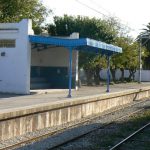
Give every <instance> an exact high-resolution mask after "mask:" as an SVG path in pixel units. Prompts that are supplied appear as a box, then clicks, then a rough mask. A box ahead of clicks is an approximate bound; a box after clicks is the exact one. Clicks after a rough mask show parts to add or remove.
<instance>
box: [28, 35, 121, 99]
mask: <svg viewBox="0 0 150 150" xmlns="http://www.w3.org/2000/svg"><path fill="white" fill-rule="evenodd" d="M29 41H30V42H31V43H35V44H43V45H54V46H61V47H66V48H67V49H68V50H69V94H68V97H71V85H72V50H84V51H91V52H96V53H101V54H102V55H107V60H108V69H107V90H106V91H107V92H109V82H110V56H111V55H112V54H114V53H122V48H121V47H118V46H114V45H111V44H106V43H104V42H101V41H96V40H93V39H89V38H80V39H67V38H54V37H45V36H35V35H29Z"/></svg>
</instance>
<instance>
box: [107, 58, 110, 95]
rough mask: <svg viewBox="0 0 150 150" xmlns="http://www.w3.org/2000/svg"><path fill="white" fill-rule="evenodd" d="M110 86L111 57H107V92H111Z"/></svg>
mask: <svg viewBox="0 0 150 150" xmlns="http://www.w3.org/2000/svg"><path fill="white" fill-rule="evenodd" d="M109 84H110V56H109V55H108V56H107V90H106V92H109V91H110V90H109Z"/></svg>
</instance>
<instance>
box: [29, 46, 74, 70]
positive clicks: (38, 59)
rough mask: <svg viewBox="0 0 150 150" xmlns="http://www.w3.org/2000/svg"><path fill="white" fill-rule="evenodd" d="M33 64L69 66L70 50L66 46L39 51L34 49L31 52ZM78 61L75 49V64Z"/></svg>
mask: <svg viewBox="0 0 150 150" xmlns="http://www.w3.org/2000/svg"><path fill="white" fill-rule="evenodd" d="M31 54H32V55H31V65H32V66H49V67H68V66H69V50H68V49H66V48H64V47H56V48H48V49H45V50H41V51H37V49H32V52H31ZM75 63H76V51H73V62H72V64H73V66H74V67H75Z"/></svg>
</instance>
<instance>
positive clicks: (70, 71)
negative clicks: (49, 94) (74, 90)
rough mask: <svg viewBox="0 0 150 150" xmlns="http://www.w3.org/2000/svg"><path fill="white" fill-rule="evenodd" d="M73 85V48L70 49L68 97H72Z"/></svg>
mask: <svg viewBox="0 0 150 150" xmlns="http://www.w3.org/2000/svg"><path fill="white" fill-rule="evenodd" d="M71 87H72V48H70V49H69V94H68V98H71Z"/></svg>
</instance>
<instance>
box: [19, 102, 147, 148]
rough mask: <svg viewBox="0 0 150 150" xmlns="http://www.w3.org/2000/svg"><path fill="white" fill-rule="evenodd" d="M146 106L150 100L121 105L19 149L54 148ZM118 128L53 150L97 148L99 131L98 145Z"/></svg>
mask: <svg viewBox="0 0 150 150" xmlns="http://www.w3.org/2000/svg"><path fill="white" fill-rule="evenodd" d="M139 102H140V101H139ZM135 103H137V101H136V102H133V104H135ZM146 107H150V100H146V101H143V102H142V103H137V104H136V105H133V106H130V107H128V108H124V107H121V108H122V109H121V110H119V111H116V112H113V113H111V114H109V115H106V114H107V113H108V112H105V113H106V114H105V113H104V114H105V115H102V116H100V117H98V118H96V119H93V120H92V121H89V122H88V123H84V124H83V125H82V126H77V127H75V128H72V129H68V130H66V131H64V132H62V133H59V134H56V135H54V136H51V137H48V138H46V139H44V140H41V141H38V142H35V143H32V144H29V145H26V146H24V147H21V148H19V150H47V149H50V148H51V149H52V147H54V146H56V145H58V144H61V143H63V142H66V141H68V140H70V139H73V138H74V137H77V136H79V135H82V134H83V133H84V134H85V133H87V132H88V131H90V130H93V129H94V128H97V127H103V126H104V124H107V123H109V122H112V121H113V120H115V119H116V118H119V117H121V116H124V115H127V114H129V113H131V112H134V111H137V110H139V109H141V108H146ZM117 129H118V127H117V126H111V127H109V129H107V130H105V129H103V128H102V129H101V130H98V131H96V132H93V133H91V134H90V135H91V136H89V135H87V136H85V138H81V139H79V140H77V141H75V142H71V143H69V144H66V145H64V146H61V147H59V148H55V149H53V150H92V149H94V150H96V149H97V146H96V144H94V147H93V143H94V142H95V141H97V139H98V138H97V133H99V135H100V136H101V137H100V140H98V141H97V142H98V143H97V145H101V144H100V143H105V141H106V139H105V138H103V134H104V133H105V134H107V135H108V134H109V133H110V131H111V132H116V130H117ZM92 135H93V136H92ZM95 135H96V136H95ZM103 146H104V145H101V149H105V147H104V148H103ZM108 147H109V144H108ZM98 149H99V147H98Z"/></svg>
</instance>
